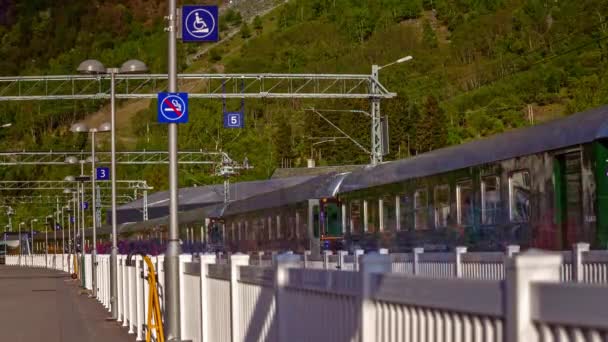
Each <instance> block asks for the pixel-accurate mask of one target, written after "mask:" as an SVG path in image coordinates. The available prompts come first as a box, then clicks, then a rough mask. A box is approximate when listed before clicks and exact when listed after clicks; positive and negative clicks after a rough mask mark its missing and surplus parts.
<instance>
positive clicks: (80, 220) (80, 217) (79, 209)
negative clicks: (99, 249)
mask: <svg viewBox="0 0 608 342" xmlns="http://www.w3.org/2000/svg"><path fill="white" fill-rule="evenodd" d="M65 162H66V163H68V164H76V163H80V176H78V177H74V176H66V177H65V178H64V180H65V181H66V182H74V181H78V184H77V186H78V190H77V191H76V198H77V200H75V202H76V203H75V204H77V205H76V210H75V212H76V213H77V217H76V222H77V224H75V225H74V246H75V245H76V236H77V234H76V231H80V232H81V239H80V240H81V246H80V256H81V257H80V267H79V268H78V270H79V271H80V279H81V281H82V287H85V285H86V283H85V279H84V275H85V272H84V267H85V250H84V244H85V238H84V208H83V207H84V195H85V190H84V183H83V180H85V178H86V179H88V177H86V176H85V175H84V163H86V160H78V158H76V157H73V156H71V157H67V158H66V159H65ZM77 225H80V227H78V228H76V226H77ZM74 254H76V252H75V253H74Z"/></svg>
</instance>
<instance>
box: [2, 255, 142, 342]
mask: <svg viewBox="0 0 608 342" xmlns="http://www.w3.org/2000/svg"><path fill="white" fill-rule="evenodd" d="M78 284H79V283H78V282H75V281H73V280H71V279H70V278H69V276H68V275H67V274H65V273H62V272H58V271H53V270H46V269H38V268H19V267H12V266H4V265H1V266H0V336H1V338H0V340H2V341H12V342H30V341H31V342H42V341H44V342H71V341H74V342H87V341H90V342H94V341H115V342H122V341H125V342H127V341H128V342H133V341H135V336H134V335H128V334H127V331H126V330H125V329H123V328H121V327H120V324H119V323H117V322H111V321H106V318H107V317H108V312H107V311H106V310H105V309H104V308H103V307H102V306H101V305H99V302H98V301H96V300H94V299H90V298H88V296H87V295H86V294H81V289H80V287H79V286H78Z"/></svg>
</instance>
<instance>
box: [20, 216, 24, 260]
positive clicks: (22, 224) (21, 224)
mask: <svg viewBox="0 0 608 342" xmlns="http://www.w3.org/2000/svg"><path fill="white" fill-rule="evenodd" d="M21 226H25V222H19V266H21V253H22V250H21V247H22V246H21V243H22V240H21Z"/></svg>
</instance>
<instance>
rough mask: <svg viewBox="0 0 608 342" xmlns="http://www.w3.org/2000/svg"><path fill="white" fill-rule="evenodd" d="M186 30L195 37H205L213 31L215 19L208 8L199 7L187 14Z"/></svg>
mask: <svg viewBox="0 0 608 342" xmlns="http://www.w3.org/2000/svg"><path fill="white" fill-rule="evenodd" d="M185 23H186V30H187V31H188V33H190V34H191V35H192V36H193V37H195V38H199V39H202V38H205V37H207V36H209V35H211V34H212V33H213V32H214V31H215V19H214V17H213V14H212V13H211V12H209V11H208V10H206V9H204V8H201V9H197V10H194V11H192V12H190V13H189V14H188V16H187V17H186V20H185Z"/></svg>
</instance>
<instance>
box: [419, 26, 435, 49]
mask: <svg viewBox="0 0 608 342" xmlns="http://www.w3.org/2000/svg"><path fill="white" fill-rule="evenodd" d="M422 41H423V42H424V45H426V46H427V47H430V48H436V47H437V34H435V30H434V29H433V26H431V22H430V21H428V19H424V21H423V23H422Z"/></svg>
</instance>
